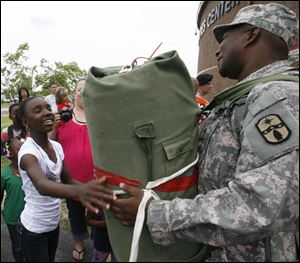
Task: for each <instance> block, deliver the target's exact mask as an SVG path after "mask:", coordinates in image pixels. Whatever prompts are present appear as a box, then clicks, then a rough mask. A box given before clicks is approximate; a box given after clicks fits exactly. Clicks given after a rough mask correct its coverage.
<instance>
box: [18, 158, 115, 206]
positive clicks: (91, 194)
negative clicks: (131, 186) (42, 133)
mask: <svg viewBox="0 0 300 263" xmlns="http://www.w3.org/2000/svg"><path fill="white" fill-rule="evenodd" d="M20 166H21V168H22V169H23V170H25V171H26V172H27V174H28V176H29V178H30V179H31V181H32V183H33V185H34V186H35V188H36V189H37V191H38V192H39V193H40V194H41V195H44V196H51V197H58V198H72V199H78V200H79V201H80V202H81V203H82V204H83V205H84V206H86V207H87V208H88V209H90V210H91V211H93V212H98V210H99V209H98V208H97V207H102V208H106V209H109V201H112V200H113V199H114V196H113V191H112V190H111V189H109V188H106V187H103V186H102V184H103V183H104V182H105V178H101V179H97V180H93V181H90V182H88V183H85V184H81V183H79V182H76V181H75V180H74V179H70V178H69V177H70V174H69V172H68V171H67V169H66V167H65V165H63V171H62V182H65V183H67V184H65V183H59V182H54V181H51V180H50V179H48V178H47V176H46V174H45V173H44V172H43V170H42V169H41V167H40V166H39V163H38V160H37V158H36V157H35V156H34V155H32V154H25V155H23V156H22V158H21V160H20Z"/></svg>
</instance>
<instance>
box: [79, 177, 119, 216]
mask: <svg viewBox="0 0 300 263" xmlns="http://www.w3.org/2000/svg"><path fill="white" fill-rule="evenodd" d="M105 180H106V178H105V177H101V178H97V179H95V180H92V181H89V182H87V183H85V184H80V185H78V198H79V200H80V202H81V203H82V204H83V205H84V206H85V207H87V209H89V210H90V211H91V212H94V213H98V212H99V208H98V207H102V208H103V209H109V208H110V202H111V201H113V200H115V199H116V196H115V195H114V194H113V190H112V189H110V188H108V187H106V186H104V185H103V183H104V182H105Z"/></svg>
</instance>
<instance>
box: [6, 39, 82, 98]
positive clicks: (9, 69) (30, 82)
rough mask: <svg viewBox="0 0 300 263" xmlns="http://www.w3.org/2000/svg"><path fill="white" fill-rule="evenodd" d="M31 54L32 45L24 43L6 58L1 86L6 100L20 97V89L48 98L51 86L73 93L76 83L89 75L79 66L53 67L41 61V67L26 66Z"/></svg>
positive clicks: (60, 63) (61, 65)
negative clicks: (52, 83) (27, 53)
mask: <svg viewBox="0 0 300 263" xmlns="http://www.w3.org/2000/svg"><path fill="white" fill-rule="evenodd" d="M28 50H29V44H28V43H24V44H21V45H20V46H19V47H18V48H17V50H16V52H15V53H6V54H5V55H4V56H3V62H4V63H3V65H4V66H3V67H1V82H2V87H4V88H3V90H2V87H1V93H2V94H3V96H4V97H5V98H7V99H11V98H15V97H18V89H19V88H21V87H26V88H28V90H29V92H30V95H42V96H45V95H48V94H49V89H48V86H49V83H50V82H54V83H55V84H57V85H58V86H61V87H64V88H65V89H66V90H67V91H68V92H70V91H71V90H73V89H74V85H75V83H76V80H77V79H79V78H82V77H85V76H86V75H87V72H86V70H82V69H80V68H79V66H78V65H77V63H76V62H70V63H68V64H63V63H62V62H54V64H50V63H49V62H48V61H47V60H46V59H45V58H42V59H41V60H40V65H34V66H26V61H27V60H28V57H27V56H26V52H27V51H28ZM38 87H42V91H37V88H38Z"/></svg>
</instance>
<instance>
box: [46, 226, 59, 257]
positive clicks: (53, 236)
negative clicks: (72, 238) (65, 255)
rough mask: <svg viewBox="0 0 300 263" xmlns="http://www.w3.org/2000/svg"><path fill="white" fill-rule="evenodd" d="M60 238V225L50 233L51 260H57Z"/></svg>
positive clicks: (49, 248)
mask: <svg viewBox="0 0 300 263" xmlns="http://www.w3.org/2000/svg"><path fill="white" fill-rule="evenodd" d="M58 240H59V226H58V227H57V228H56V229H54V230H53V231H51V232H49V233H48V253H49V261H50V262H54V261H55V254H56V250H57V245H58Z"/></svg>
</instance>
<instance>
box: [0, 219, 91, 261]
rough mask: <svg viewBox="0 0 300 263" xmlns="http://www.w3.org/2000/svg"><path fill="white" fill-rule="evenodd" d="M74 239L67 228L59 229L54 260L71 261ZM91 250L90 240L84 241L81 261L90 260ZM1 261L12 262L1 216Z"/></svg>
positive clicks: (5, 228) (6, 231)
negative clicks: (83, 253) (82, 259)
mask: <svg viewBox="0 0 300 263" xmlns="http://www.w3.org/2000/svg"><path fill="white" fill-rule="evenodd" d="M73 246H74V241H73V239H72V236H71V233H70V231H69V230H64V229H62V228H61V229H60V235H59V242H58V248H57V251H56V257H55V262H72V261H73V259H72V250H73ZM92 252H93V243H92V240H90V239H89V240H86V242H85V256H84V261H82V262H91V259H92ZM1 262H14V258H13V255H12V251H11V242H10V238H9V234H8V230H7V226H6V224H5V222H4V220H3V218H2V216H1Z"/></svg>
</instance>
